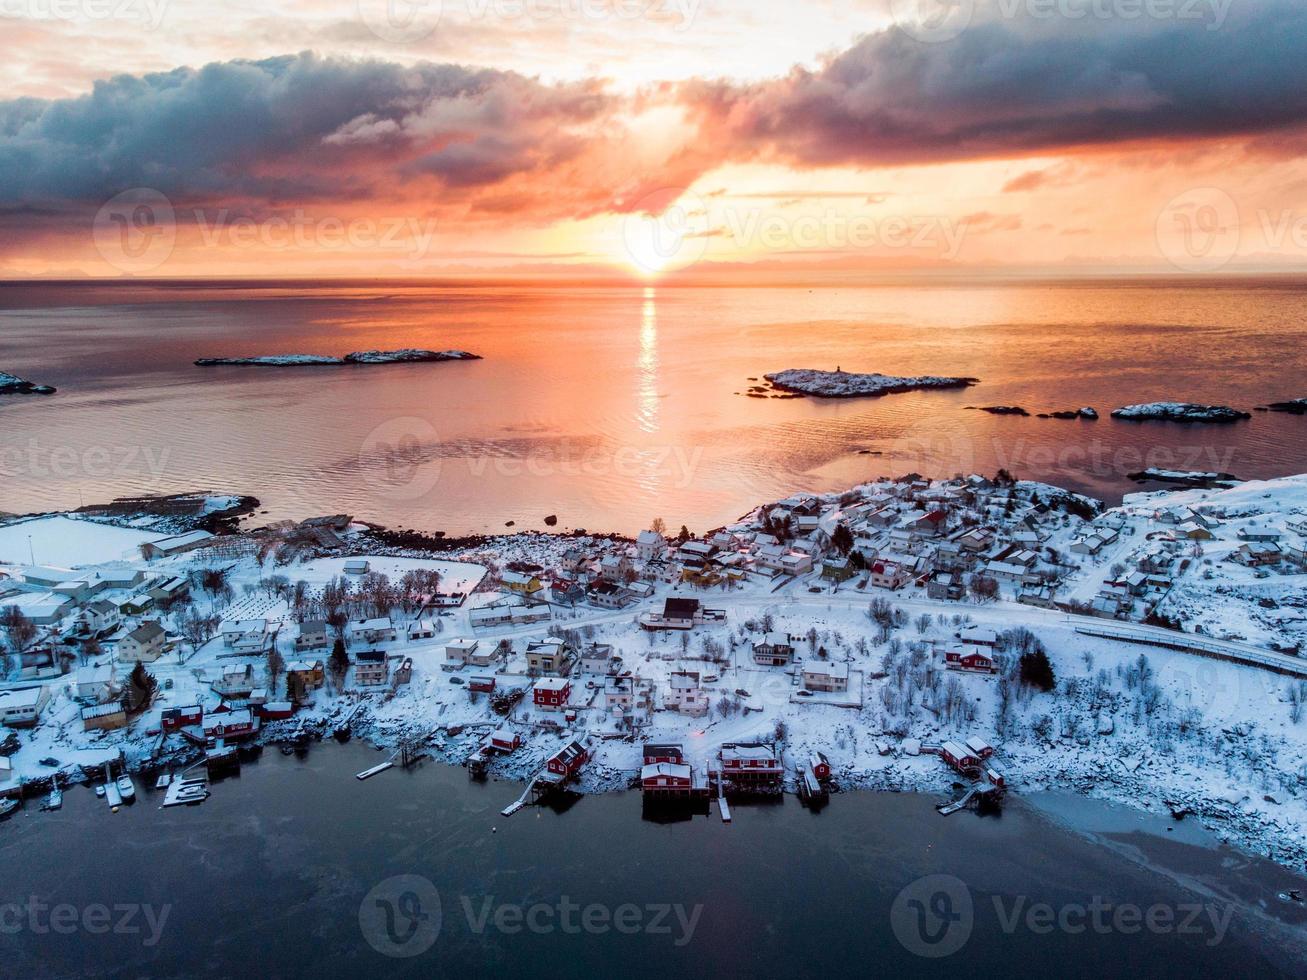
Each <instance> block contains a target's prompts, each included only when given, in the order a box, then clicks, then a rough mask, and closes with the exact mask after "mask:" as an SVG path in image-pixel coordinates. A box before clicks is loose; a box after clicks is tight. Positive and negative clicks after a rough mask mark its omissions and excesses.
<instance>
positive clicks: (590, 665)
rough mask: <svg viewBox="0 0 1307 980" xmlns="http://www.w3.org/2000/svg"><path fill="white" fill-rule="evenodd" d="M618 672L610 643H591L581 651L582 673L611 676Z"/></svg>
mask: <svg viewBox="0 0 1307 980" xmlns="http://www.w3.org/2000/svg"><path fill="white" fill-rule="evenodd" d="M614 670H616V666H615V661H614V659H613V647H612V645H611V644H609V643H591V644H590V645H589V646H588V647H586V648H585V649H584V650H582V651H581V671H582V673H586V674H610V673H612V672H613V671H614Z"/></svg>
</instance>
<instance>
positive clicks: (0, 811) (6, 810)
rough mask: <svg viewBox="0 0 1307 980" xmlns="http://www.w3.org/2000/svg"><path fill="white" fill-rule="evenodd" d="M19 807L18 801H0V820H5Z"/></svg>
mask: <svg viewBox="0 0 1307 980" xmlns="http://www.w3.org/2000/svg"><path fill="white" fill-rule="evenodd" d="M18 807H19V803H18V801H17V800H10V799H4V800H0V820H3V819H5V817H8V816H9V815H10V814H12V813H13V812H14V811H15V810H17V809H18Z"/></svg>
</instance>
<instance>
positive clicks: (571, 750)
mask: <svg viewBox="0 0 1307 980" xmlns="http://www.w3.org/2000/svg"><path fill="white" fill-rule="evenodd" d="M589 759H590V750H589V749H587V748H586V747H585V746H584V745H582V744H581V743H580V742H577V741H571V742H568V743H567V744H566V745H564V746H563V747H562V748H561V749H559V750H558V751H557V752H555V753H554V754H553V755H552V756H550V757H549V762H548V763H546V766H545V768H547V769H548V770H549V772H550V773H551V774H552V775H554V776H557V777H559V778H560V779H561V778H564V777H567V776H574V775H576V774H577V773H578V772H580V771H581V767H582V766H584V765H585V764H586V762H587V761H589Z"/></svg>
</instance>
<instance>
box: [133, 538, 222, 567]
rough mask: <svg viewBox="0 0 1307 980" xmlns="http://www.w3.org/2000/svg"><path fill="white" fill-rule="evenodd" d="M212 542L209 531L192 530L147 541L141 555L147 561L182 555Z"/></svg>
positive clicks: (142, 547)
mask: <svg viewBox="0 0 1307 980" xmlns="http://www.w3.org/2000/svg"><path fill="white" fill-rule="evenodd" d="M212 542H213V535H212V534H210V533H209V532H208V531H190V532H188V533H186V534H178V535H176V536H175V537H171V538H161V539H160V540H158V541H150V542H147V543H146V544H143V545H141V555H142V556H143V557H144V558H145V560H146V561H155V560H157V559H159V558H172V557H174V556H175V555H182V554H186V553H187V552H188V551H195V550H196V549H197V548H203V547H205V546H206V545H208V544H210V543H212Z"/></svg>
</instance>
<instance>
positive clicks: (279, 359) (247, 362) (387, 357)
mask: <svg viewBox="0 0 1307 980" xmlns="http://www.w3.org/2000/svg"><path fill="white" fill-rule="evenodd" d="M479 360H481V356H480V355H479V354H470V353H468V352H467V351H465V350H418V349H416V348H412V347H410V348H405V349H403V350H360V351H354V352H353V353H350V354H346V355H345V356H344V357H332V356H331V355H329V354H267V355H263V356H259V357H201V358H200V359H199V360H197V361H196V362H195V364H196V366H198V367H339V366H341V365H342V364H416V363H425V362H438V361H479Z"/></svg>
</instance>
